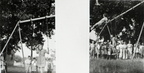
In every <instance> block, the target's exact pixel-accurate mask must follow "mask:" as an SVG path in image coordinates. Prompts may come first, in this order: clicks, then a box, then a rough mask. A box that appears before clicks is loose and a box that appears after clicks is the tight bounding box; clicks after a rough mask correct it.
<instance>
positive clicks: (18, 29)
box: [18, 24, 26, 69]
mask: <svg viewBox="0 0 144 73" xmlns="http://www.w3.org/2000/svg"><path fill="white" fill-rule="evenodd" d="M18 26H19V29H18V30H19V37H20V43H21V49H22V56H23V64H24V68H25V69H26V67H25V60H24V50H23V46H22V38H21V29H20V24H19V25H18Z"/></svg>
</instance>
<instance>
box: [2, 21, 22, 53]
mask: <svg viewBox="0 0 144 73" xmlns="http://www.w3.org/2000/svg"><path fill="white" fill-rule="evenodd" d="M18 24H19V22H17V24H16V25H15V27H14V29H13V31H12V33H11V34H10V36H9V38H8V40H7V42H6V44H5V45H4V47H3V49H2V51H1V52H0V56H1V54H2V53H3V52H4V50H5V48H6V46H7V44H8V42H9V41H10V39H11V37H12V35H13V33H14V32H15V30H16V28H17V26H18Z"/></svg>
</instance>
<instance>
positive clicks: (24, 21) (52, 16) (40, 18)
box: [20, 15, 55, 23]
mask: <svg viewBox="0 0 144 73" xmlns="http://www.w3.org/2000/svg"><path fill="white" fill-rule="evenodd" d="M54 17H55V15H51V16H44V17H39V18H34V19H28V20H23V21H20V23H26V22H31V21H32V22H33V21H36V20H42V19H46V18H54Z"/></svg>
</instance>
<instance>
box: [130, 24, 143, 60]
mask: <svg viewBox="0 0 144 73" xmlns="http://www.w3.org/2000/svg"><path fill="white" fill-rule="evenodd" d="M143 28H144V22H143V25H142V28H141V31H140V34H139V37H138V40H137V43H136V49H137V46H138V43H139V40H140V38H141V35H142V32H143ZM134 56H135V51H134V54H133V58H134Z"/></svg>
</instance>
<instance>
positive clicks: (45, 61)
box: [25, 45, 53, 73]
mask: <svg viewBox="0 0 144 73" xmlns="http://www.w3.org/2000/svg"><path fill="white" fill-rule="evenodd" d="M37 53H38V54H39V56H38V57H37V58H33V59H32V58H31V57H30V56H29V57H28V58H27V59H26V60H25V69H26V72H27V73H31V72H32V73H35V72H38V73H44V72H47V73H52V69H53V62H52V61H53V60H52V58H50V57H48V58H46V57H45V54H46V53H47V54H48V51H47V50H45V49H43V45H39V48H38V49H37Z"/></svg>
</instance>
